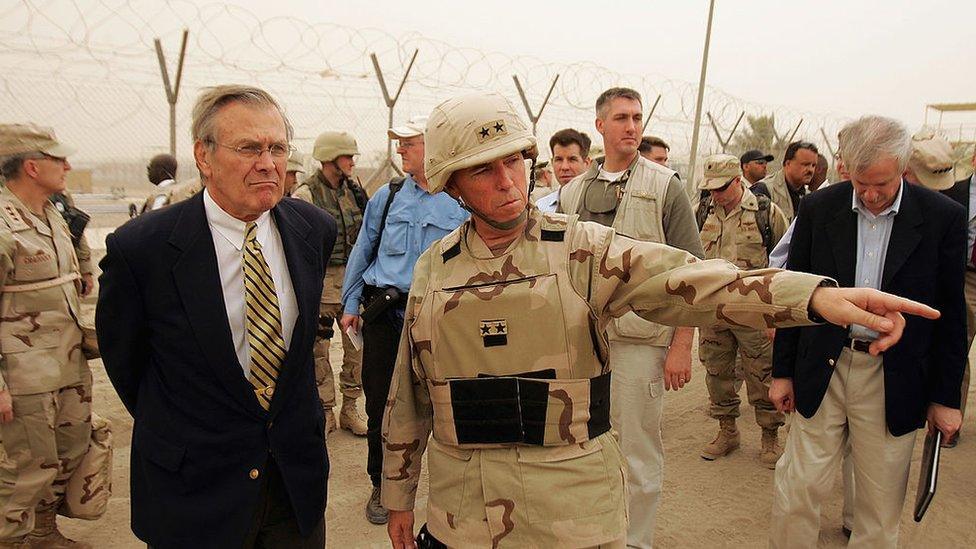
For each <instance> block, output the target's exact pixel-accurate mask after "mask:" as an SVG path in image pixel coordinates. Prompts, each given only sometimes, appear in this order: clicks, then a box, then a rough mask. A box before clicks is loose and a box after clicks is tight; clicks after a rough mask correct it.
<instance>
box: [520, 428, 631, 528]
mask: <svg viewBox="0 0 976 549" xmlns="http://www.w3.org/2000/svg"><path fill="white" fill-rule="evenodd" d="M602 438H603V437H600V438H595V439H593V440H588V441H586V442H584V443H582V444H571V445H567V446H558V447H554V448H542V447H525V448H522V447H520V448H519V470H520V471H521V473H522V486H523V487H524V489H525V503H526V508H527V509H526V510H527V515H528V517H529V522H555V521H560V520H570V519H577V518H584V517H591V516H595V515H599V514H602V513H606V512H608V511H611V510H613V509H615V508H616V507H617V506H618V504H619V502H617V501H616V500H615V497H616V498H618V499H619V497H620V496H619V494H620V492H619V486H618V485H619V484H620V480H619V478H620V477H619V471H618V470H611V467H610V466H611V465H612V464H611V463H610V462H609V458H608V456H607V455H606V454H607V453H608V451H609V450H608V449H607V448H605V447H604V445H603V442H602ZM618 469H619V467H618ZM554 490H555V492H554ZM556 493H558V497H553V496H554V494H556Z"/></svg>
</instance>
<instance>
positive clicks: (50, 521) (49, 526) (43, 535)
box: [25, 509, 91, 549]
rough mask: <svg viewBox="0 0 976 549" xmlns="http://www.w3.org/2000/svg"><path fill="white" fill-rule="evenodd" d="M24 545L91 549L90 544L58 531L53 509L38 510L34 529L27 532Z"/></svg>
mask: <svg viewBox="0 0 976 549" xmlns="http://www.w3.org/2000/svg"><path fill="white" fill-rule="evenodd" d="M25 542H26V543H25V546H27V547H31V548H32V549H33V548H35V547H36V548H40V549H91V545H89V544H87V543H84V542H81V541H75V540H73V539H68V538H66V537H64V535H63V534H62V533H61V532H60V531H58V523H57V520H56V515H55V512H54V509H49V510H47V511H38V512H37V516H36V518H35V520H34V531H33V532H31V533H30V534H27V539H26V540H25Z"/></svg>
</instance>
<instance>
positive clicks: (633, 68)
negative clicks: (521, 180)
mask: <svg viewBox="0 0 976 549" xmlns="http://www.w3.org/2000/svg"><path fill="white" fill-rule="evenodd" d="M233 3H236V4H240V5H242V6H245V7H247V8H249V9H251V10H253V12H254V13H255V14H266V15H268V16H272V15H296V14H304V16H305V17H306V18H307V19H308V20H309V21H310V22H318V21H323V22H333V23H338V24H342V25H350V26H356V27H375V28H379V29H382V30H385V31H389V32H392V33H399V32H405V31H416V32H419V33H422V34H423V35H424V36H426V37H428V38H433V39H439V40H443V41H446V42H449V43H451V44H454V45H458V46H469V47H476V48H480V49H484V50H494V51H499V52H503V53H507V54H513V55H531V56H536V57H540V58H542V59H547V60H553V61H559V62H569V63H572V62H577V61H592V62H594V63H597V64H600V65H603V66H607V67H609V68H611V69H614V70H617V71H619V72H624V73H637V74H648V75H658V76H661V77H662V78H673V79H678V80H685V81H689V82H697V80H698V72H699V70H700V63H701V51H702V47H703V42H704V33H705V23H706V20H707V16H708V2H707V0H671V1H663V0H644V1H637V0H621V1H614V0H602V1H600V0H587V1H582V0H564V1H562V2H556V1H550V0H545V1H539V0H537V1H534V2H533V1H526V0H520V1H516V0H490V1H486V2H480V1H477V2H471V1H459V0H454V1H443V0H406V1H401V2H389V1H385V0H383V1H356V0H345V1H341V2H340V1H336V0H325V1H321V0H320V1H313V0H276V1H275V2H268V1H267V0H236V1H235V2H233ZM708 84H709V85H713V86H717V87H719V88H721V89H723V90H725V91H726V92H728V93H731V94H733V95H735V96H738V97H741V98H743V99H747V100H751V101H756V102H760V103H766V104H772V105H783V106H790V107H794V108H797V109H799V110H805V111H814V112H824V113H837V114H839V115H842V116H845V117H849V116H857V115H859V114H864V113H869V112H870V113H877V114H886V115H890V116H895V117H898V118H900V119H902V120H903V121H905V122H906V123H908V124H909V126H910V127H912V128H914V127H917V126H919V125H920V124H921V123H922V121H923V116H924V105H925V104H926V103H936V102H963V101H967V102H968V101H976V1H973V0H954V1H949V0H928V1H923V2H920V1H917V0H916V1H911V0H845V1H838V0H822V1H818V2H812V1H775V0H717V1H716V7H715V18H714V23H713V31H712V44H711V55H710V59H709V66H708ZM930 120H931V118H930ZM945 120H946V122H950V123H951V122H956V124H957V125H958V123H959V122H964V123H967V124H972V123H974V122H976V114H973V115H965V116H963V115H955V116H947V118H946V119H945Z"/></svg>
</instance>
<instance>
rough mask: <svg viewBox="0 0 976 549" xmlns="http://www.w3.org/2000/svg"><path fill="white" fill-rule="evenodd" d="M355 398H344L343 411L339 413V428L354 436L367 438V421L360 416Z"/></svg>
mask: <svg viewBox="0 0 976 549" xmlns="http://www.w3.org/2000/svg"><path fill="white" fill-rule="evenodd" d="M356 400H357V399H355V398H349V397H342V410H340V411H339V427H342V428H343V429H345V430H347V431H349V432H351V433H352V434H354V435H356V436H359V437H364V436H366V419H365V418H364V417H363V416H361V415H360V414H359V409H358V408H356Z"/></svg>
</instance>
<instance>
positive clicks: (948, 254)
mask: <svg viewBox="0 0 976 549" xmlns="http://www.w3.org/2000/svg"><path fill="white" fill-rule="evenodd" d="M903 193H904V194H903V196H902V201H901V208H900V209H899V211H898V214H897V215H896V216H895V221H894V225H893V227H892V231H891V237H890V239H889V241H888V250H887V254H886V256H885V264H884V270H883V273H882V280H881V290H883V291H885V292H888V293H892V294H895V295H899V296H903V297H907V298H909V299H914V300H915V301H919V302H921V303H925V304H927V305H929V306H931V307H934V308H936V309H938V310H939V311H940V312H941V313H942V316H941V317H940V318H939V319H938V320H934V321H933V320H926V319H923V318H920V317H917V316H911V315H906V317H905V318H906V325H905V332H904V334H903V335H902V338H901V340H900V341H899V342H898V343H897V344H895V345H894V346H893V347H891V348H890V349H888V351H886V352H885V353H884V385H885V416H886V419H887V425H888V430H889V431H890V432H891V434H893V435H895V436H900V435H903V434H906V433H909V432H911V431H913V430H915V429H917V428H919V427H922V426H923V425H924V424H925V416H926V411H927V408H928V405H929V404H930V403H933V402H935V403H939V404H943V405H946V406H949V407H950V408H959V400H960V387H961V384H962V376H963V371H964V369H965V365H966V352H967V349H966V306H965V300H964V298H963V279H964V277H965V263H964V261H965V255H966V218H965V211H964V210H963V208H961V207H960V206H959V205H958V204H956V203H954V202H953V201H952V200H950V199H948V198H946V197H945V196H942V195H940V194H939V193H936V192H933V191H930V190H928V189H925V188H923V187H920V186H917V185H909V184H905V186H904V189H903ZM852 195H853V187H852V185H851V183H850V182H849V181H845V182H843V183H837V184H835V185H830V186H829V187H825V188H823V189H820V190H818V191H817V192H815V193H811V194H809V195H807V196H806V197H804V199H803V200H802V201H801V202H800V208H799V212H798V214H797V219H796V227H795V228H794V231H793V240H792V242H791V243H790V253H789V258H788V259H787V263H786V266H787V268H788V269H790V270H794V271H802V272H808V273H814V274H818V275H824V276H829V277H831V278H833V279H834V280H836V281H837V282H838V284H840V286H842V287H852V286H854V285H855V284H854V274H855V268H856V266H857V258H856V257H855V256H856V254H857V214H856V213H855V212H854V211H853V210H852V209H851V199H852ZM847 335H848V330H847V328H842V327H839V326H834V325H830V324H826V325H820V326H809V327H803V328H785V329H779V330H776V340H775V344H774V347H773V377H777V378H792V379H793V391H794V396H795V398H796V409H797V411H798V412H800V413H801V414H803V416H804V417H807V418H809V417H812V416H813V415H814V414H816V413H817V409H818V408H819V407H820V403H821V401H822V400H823V397H824V394H825V393H826V392H827V386H828V385H829V383H830V378H831V376H832V375H833V371H834V370H833V366H832V363H833V362H834V361H836V360H837V358H838V357H839V356H840V353H841V350H842V348H843V346H844V340H845V339H846V338H847Z"/></svg>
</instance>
